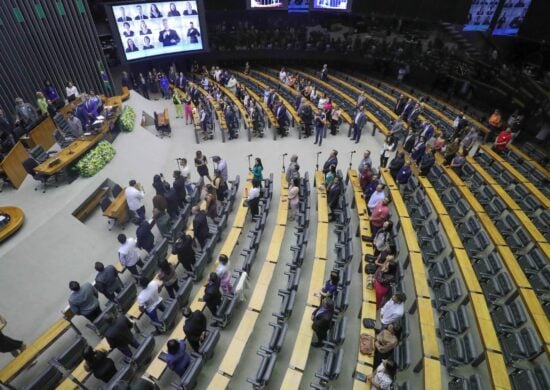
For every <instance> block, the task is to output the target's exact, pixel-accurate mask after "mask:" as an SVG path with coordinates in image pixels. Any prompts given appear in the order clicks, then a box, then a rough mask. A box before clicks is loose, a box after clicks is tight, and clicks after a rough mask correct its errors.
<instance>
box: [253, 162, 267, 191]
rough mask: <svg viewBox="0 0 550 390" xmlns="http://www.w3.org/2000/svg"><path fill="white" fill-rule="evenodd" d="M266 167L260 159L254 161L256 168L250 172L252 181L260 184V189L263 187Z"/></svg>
mask: <svg viewBox="0 0 550 390" xmlns="http://www.w3.org/2000/svg"><path fill="white" fill-rule="evenodd" d="M263 170H264V166H263V164H262V160H261V159H260V158H259V157H256V158H255V159H254V166H253V167H252V169H251V170H250V171H251V172H252V180H254V179H256V180H258V181H259V182H260V188H261V186H262V181H263V180H264V176H263Z"/></svg>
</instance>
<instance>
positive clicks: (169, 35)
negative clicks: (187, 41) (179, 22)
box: [159, 19, 181, 47]
mask: <svg viewBox="0 0 550 390" xmlns="http://www.w3.org/2000/svg"><path fill="white" fill-rule="evenodd" d="M162 25H163V27H164V29H163V30H162V31H161V32H160V33H159V42H161V43H162V45H163V46H164V47H166V46H174V45H177V44H178V43H180V40H181V39H180V37H179V35H178V33H177V32H176V30H172V29H171V28H170V27H168V19H162Z"/></svg>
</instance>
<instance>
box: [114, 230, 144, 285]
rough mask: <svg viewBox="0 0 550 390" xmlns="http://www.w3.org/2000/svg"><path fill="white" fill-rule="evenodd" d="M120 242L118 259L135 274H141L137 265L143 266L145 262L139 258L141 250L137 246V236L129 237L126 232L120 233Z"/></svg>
mask: <svg viewBox="0 0 550 390" xmlns="http://www.w3.org/2000/svg"><path fill="white" fill-rule="evenodd" d="M117 238H118V242H119V243H120V248H118V260H119V261H120V264H122V266H123V267H126V268H128V270H129V271H130V272H131V273H132V274H133V275H139V271H138V269H137V266H138V265H139V266H142V265H143V263H142V262H141V259H140V258H139V252H138V250H137V246H136V239H135V238H127V237H126V235H125V234H122V233H121V234H119V235H118V237H117Z"/></svg>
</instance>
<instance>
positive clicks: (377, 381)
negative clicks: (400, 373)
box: [367, 360, 397, 390]
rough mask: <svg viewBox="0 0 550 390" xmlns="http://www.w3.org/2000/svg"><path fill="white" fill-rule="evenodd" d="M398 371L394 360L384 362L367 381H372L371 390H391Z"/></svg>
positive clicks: (368, 376)
mask: <svg viewBox="0 0 550 390" xmlns="http://www.w3.org/2000/svg"><path fill="white" fill-rule="evenodd" d="M396 371H397V366H396V364H395V362H394V361H393V360H382V363H380V365H379V366H378V367H376V370H375V371H374V372H373V373H372V374H369V375H367V379H368V380H370V382H371V385H372V386H371V389H376V390H388V389H390V387H391V385H392V383H393V378H394V377H395V372H396Z"/></svg>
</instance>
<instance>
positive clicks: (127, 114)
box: [120, 106, 136, 133]
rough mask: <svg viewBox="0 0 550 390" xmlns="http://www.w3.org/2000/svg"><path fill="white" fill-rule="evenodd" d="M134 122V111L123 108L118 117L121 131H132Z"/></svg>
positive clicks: (127, 107)
mask: <svg viewBox="0 0 550 390" xmlns="http://www.w3.org/2000/svg"><path fill="white" fill-rule="evenodd" d="M135 122H136V111H135V110H134V109H133V108H132V107H130V106H124V109H123V110H122V114H121V115H120V124H121V127H122V131H125V132H127V133H128V132H130V131H133V130H134V124H135Z"/></svg>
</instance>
